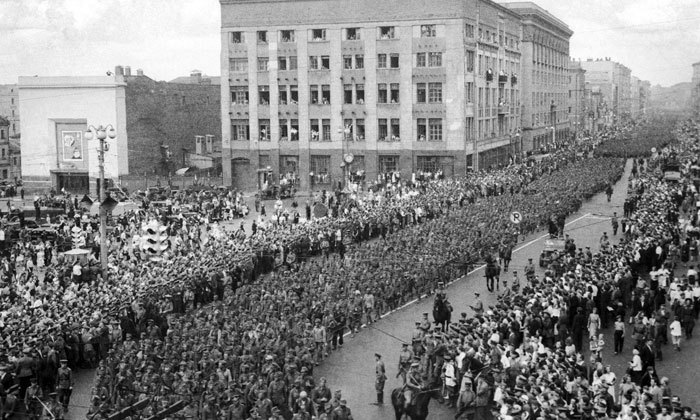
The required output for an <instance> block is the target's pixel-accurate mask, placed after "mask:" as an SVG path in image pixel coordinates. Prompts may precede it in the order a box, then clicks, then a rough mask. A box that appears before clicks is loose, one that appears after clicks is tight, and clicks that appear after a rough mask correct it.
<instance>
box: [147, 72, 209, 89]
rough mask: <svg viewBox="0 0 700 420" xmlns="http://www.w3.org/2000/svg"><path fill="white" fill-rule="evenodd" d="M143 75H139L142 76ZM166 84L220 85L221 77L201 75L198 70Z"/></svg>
mask: <svg viewBox="0 0 700 420" xmlns="http://www.w3.org/2000/svg"><path fill="white" fill-rule="evenodd" d="M142 75H143V74H141V76H142ZM168 83H181V84H188V85H206V84H209V85H217V86H219V85H221V77H213V76H207V75H203V74H202V72H201V71H200V70H192V71H191V72H190V75H189V76H182V77H177V78H175V79H173V80H170V81H169V82H168Z"/></svg>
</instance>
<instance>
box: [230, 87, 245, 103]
mask: <svg viewBox="0 0 700 420" xmlns="http://www.w3.org/2000/svg"><path fill="white" fill-rule="evenodd" d="M231 103H233V104H235V105H246V104H248V86H231Z"/></svg>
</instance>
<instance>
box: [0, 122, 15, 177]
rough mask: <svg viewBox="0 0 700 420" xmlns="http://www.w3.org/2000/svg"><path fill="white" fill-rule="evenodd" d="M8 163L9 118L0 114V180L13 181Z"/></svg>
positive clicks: (9, 161) (9, 162)
mask: <svg viewBox="0 0 700 420" xmlns="http://www.w3.org/2000/svg"><path fill="white" fill-rule="evenodd" d="M10 164H11V160H10V120H8V119H7V118H5V117H3V116H0V181H5V182H7V181H14V179H13V178H12V171H11V170H10V169H11V168H10Z"/></svg>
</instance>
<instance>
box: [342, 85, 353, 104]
mask: <svg viewBox="0 0 700 420" xmlns="http://www.w3.org/2000/svg"><path fill="white" fill-rule="evenodd" d="M343 103H344V104H351V103H352V85H343Z"/></svg>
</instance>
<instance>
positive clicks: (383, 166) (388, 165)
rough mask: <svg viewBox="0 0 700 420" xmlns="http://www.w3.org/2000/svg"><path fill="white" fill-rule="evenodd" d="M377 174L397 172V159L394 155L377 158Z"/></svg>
mask: <svg viewBox="0 0 700 420" xmlns="http://www.w3.org/2000/svg"><path fill="white" fill-rule="evenodd" d="M378 166H379V173H380V174H388V173H391V172H396V171H398V170H399V157H398V156H396V155H389V156H387V155H384V156H379V165H378Z"/></svg>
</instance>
